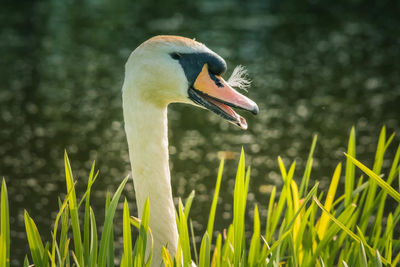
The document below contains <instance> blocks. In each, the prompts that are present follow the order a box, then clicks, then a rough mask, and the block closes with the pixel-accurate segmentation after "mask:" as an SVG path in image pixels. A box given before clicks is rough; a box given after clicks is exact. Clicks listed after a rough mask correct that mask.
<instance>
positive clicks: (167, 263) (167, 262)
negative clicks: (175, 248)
mask: <svg viewBox="0 0 400 267" xmlns="http://www.w3.org/2000/svg"><path fill="white" fill-rule="evenodd" d="M162 258H163V262H164V265H165V267H173V266H174V263H173V262H172V258H171V255H170V254H169V252H168V250H167V249H166V248H165V247H164V246H163V247H162Z"/></svg>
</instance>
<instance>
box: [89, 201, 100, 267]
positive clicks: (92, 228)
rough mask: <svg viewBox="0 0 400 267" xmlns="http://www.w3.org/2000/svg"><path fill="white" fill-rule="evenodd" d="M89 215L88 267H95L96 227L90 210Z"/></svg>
mask: <svg viewBox="0 0 400 267" xmlns="http://www.w3.org/2000/svg"><path fill="white" fill-rule="evenodd" d="M89 215H90V253H89V266H90V267H95V266H97V244H98V240H97V226H96V218H95V216H94V213H93V210H92V208H90V210H89Z"/></svg>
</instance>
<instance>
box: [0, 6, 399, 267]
mask: <svg viewBox="0 0 400 267" xmlns="http://www.w3.org/2000/svg"><path fill="white" fill-rule="evenodd" d="M398 11H399V7H398V4H397V6H390V4H389V3H388V4H386V3H381V2H379V3H378V2H377V3H372V2H371V3H370V4H369V5H364V4H362V3H361V2H360V1H351V2H350V3H348V4H346V5H345V6H339V5H333V4H327V3H320V1H310V2H309V3H307V4H305V3H303V2H293V3H289V2H285V3H281V1H271V2H269V3H267V1H247V2H244V1H237V2H230V1H222V2H219V3H216V2H214V1H196V2H195V1H192V2H190V3H185V2H184V1H180V0H176V1H172V2H170V3H168V4H167V3H166V2H162V1H139V2H138V3H131V2H130V1H122V0H120V1H112V2H108V1H86V2H83V1H63V2H62V1H41V2H30V1H26V2H25V3H22V2H20V1H8V2H5V3H4V2H3V3H2V6H1V10H0V25H1V27H0V52H1V57H0V63H1V64H0V68H1V71H0V80H1V84H0V176H4V177H5V178H6V181H7V185H8V189H9V196H10V199H9V200H10V214H11V230H12V232H11V239H12V240H11V247H12V252H11V253H12V263H13V265H20V264H21V261H22V259H23V257H24V255H25V253H26V251H27V241H26V237H25V232H24V224H23V211H24V209H26V210H27V211H28V212H29V214H30V215H31V216H32V217H33V218H34V220H35V222H36V223H37V224H38V228H39V231H40V232H41V233H42V235H43V236H44V237H45V238H46V239H49V235H50V231H51V229H52V225H51V222H53V221H54V219H55V215H56V211H57V196H58V195H62V196H63V195H64V192H65V191H66V190H65V185H64V174H63V153H64V149H66V150H67V151H68V153H69V156H70V160H71V163H72V167H73V170H74V174H75V177H76V178H77V179H78V184H77V187H78V192H82V191H83V189H84V187H85V183H86V178H87V175H88V173H89V170H90V166H91V163H92V162H93V160H96V165H97V166H98V167H99V169H100V176H99V178H98V180H97V182H96V183H95V185H94V188H93V194H92V203H93V204H94V210H95V212H96V211H97V214H98V215H97V216H99V218H101V215H100V214H101V213H102V212H103V210H102V209H103V203H105V201H104V199H105V195H106V192H107V191H112V192H113V191H114V190H115V189H116V188H117V185H118V184H119V183H120V181H121V180H122V178H123V177H124V176H125V175H127V174H128V173H129V169H130V166H129V159H128V151H127V144H126V140H125V134H124V130H123V123H122V121H123V120H122V108H121V87H122V81H123V70H124V64H125V61H126V59H127V57H128V56H129V54H130V52H131V51H132V50H133V49H134V48H135V47H136V46H137V45H139V44H140V43H141V42H143V41H144V40H146V39H148V38H149V37H151V36H154V35H157V34H176V35H182V36H187V37H192V38H194V37H195V38H196V39H197V40H199V41H201V42H203V43H205V44H207V46H208V47H210V48H211V49H213V50H214V51H216V52H217V53H219V54H220V55H221V56H222V57H224V58H225V59H226V61H227V63H228V67H229V71H228V74H230V72H231V71H232V70H233V68H234V66H235V65H237V64H242V65H245V66H247V68H248V71H249V75H250V78H251V79H252V80H253V84H252V87H251V88H250V90H249V92H248V96H249V97H250V98H252V99H254V100H255V101H256V102H257V103H258V104H259V106H260V114H259V115H258V116H256V117H253V116H252V115H251V114H244V116H245V117H246V118H247V120H248V124H249V130H247V131H245V132H244V131H242V130H240V129H238V128H236V127H234V126H233V125H231V124H229V123H227V122H225V121H222V120H221V119H220V118H219V117H217V116H216V115H214V114H212V113H210V112H206V111H204V110H200V109H196V108H194V107H192V106H185V105H179V104H174V105H171V107H170V109H169V130H170V131H169V138H170V154H171V170H172V183H173V191H174V196H176V197H186V196H188V195H189V193H190V192H191V190H193V189H194V190H196V198H195V202H194V203H193V208H192V212H191V215H192V218H193V220H194V228H195V232H196V233H198V234H200V233H202V232H204V230H205V226H204V225H205V224H206V222H207V216H206V214H205V213H204V212H205V211H207V210H208V209H209V206H210V202H211V194H212V190H211V189H212V188H213V187H214V183H215V178H216V173H217V167H218V163H219V162H218V151H232V152H234V153H235V154H234V156H233V160H228V161H227V163H226V169H225V172H224V178H223V181H222V183H223V188H225V189H224V190H223V192H222V195H221V197H222V199H223V202H221V203H220V206H219V207H218V209H219V210H218V214H219V216H218V218H217V222H216V223H217V224H216V227H215V229H216V230H219V231H221V230H222V229H223V228H224V227H226V226H227V224H228V222H229V220H231V217H232V214H231V210H232V205H231V203H232V192H233V177H234V174H235V168H236V165H237V161H238V152H239V151H240V149H241V147H242V146H243V147H244V149H245V151H246V154H247V162H248V163H249V164H251V166H252V180H251V184H250V194H249V202H248V205H249V206H251V207H252V206H253V205H254V204H255V203H261V205H262V207H263V208H262V209H261V214H262V215H265V213H266V210H265V207H266V203H267V198H268V196H269V195H268V191H269V190H270V187H269V185H271V184H274V185H277V186H278V187H279V186H281V185H282V182H281V178H280V176H279V172H278V166H277V163H276V158H277V156H278V155H281V156H283V158H284V162H285V163H286V164H289V163H290V162H291V161H293V160H296V162H297V165H296V166H297V167H298V169H297V172H296V173H295V176H296V179H298V178H299V177H301V175H302V171H303V169H304V163H305V159H306V157H307V154H308V150H309V146H310V145H311V140H312V136H313V134H318V136H319V142H318V145H317V149H316V160H315V164H314V169H313V172H312V178H313V179H316V180H319V181H321V186H322V187H326V186H327V185H328V184H329V177H330V176H331V175H332V173H333V170H334V167H335V166H336V164H337V163H338V162H339V161H342V162H343V161H344V156H343V154H342V152H343V151H345V149H346V142H347V137H348V132H349V130H350V128H351V126H352V125H354V126H355V127H356V129H357V137H358V146H357V153H358V157H359V159H360V160H362V161H363V162H365V163H367V164H371V162H372V159H373V156H374V154H373V152H374V149H375V146H376V140H377V136H378V134H379V130H380V127H381V126H382V125H384V124H385V125H386V126H387V127H388V132H389V133H391V132H397V133H399V132H400V120H399V111H400V109H399V108H398V103H399V101H400V75H399V74H400V73H399V69H400V50H399V45H400V27H399V25H400V24H399V17H398V16H397V15H396V14H398ZM395 143H396V145H397V144H398V138H395ZM393 149H394V146H393V148H392V149H391V150H390V151H389V152H392V151H393ZM388 164H389V163H388V162H385V166H387V165H388ZM124 195H125V196H126V197H127V198H128V199H129V201H130V203H132V204H131V208H132V209H134V205H133V203H134V194H133V185H132V183H129V184H128V185H127V186H126V189H125V191H124ZM116 216H117V217H116V223H117V224H120V222H121V217H122V214H121V212H119V213H117V215H116ZM264 218H265V217H264ZM99 221H101V219H99ZM116 236H117V237H118V238H117V247H118V246H119V245H120V244H121V236H120V232H119V229H118V228H117V232H116ZM118 244H119V245H118Z"/></svg>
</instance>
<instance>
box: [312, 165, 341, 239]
mask: <svg viewBox="0 0 400 267" xmlns="http://www.w3.org/2000/svg"><path fill="white" fill-rule="evenodd" d="M341 171H342V164H341V163H339V164H338V165H337V166H336V169H335V171H334V173H333V176H332V180H331V184H330V186H329V190H328V194H327V195H326V200H325V205H324V207H325V209H326V210H327V211H328V212H329V211H330V210H331V208H332V203H333V201H334V199H335V194H336V189H337V186H338V184H339V179H340V174H341ZM328 223H329V217H328V215H327V214H326V213H323V214H322V215H321V218H320V220H319V224H318V230H317V232H318V236H319V239H321V240H322V238H323V236H324V233H325V231H326V229H327V228H328Z"/></svg>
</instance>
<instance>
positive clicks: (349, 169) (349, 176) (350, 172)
mask: <svg viewBox="0 0 400 267" xmlns="http://www.w3.org/2000/svg"><path fill="white" fill-rule="evenodd" d="M347 154H348V155H350V156H352V157H353V158H355V157H356V131H355V129H354V126H353V127H351V131H350V137H349V142H348V145H347ZM354 180H355V168H354V164H353V162H351V160H350V159H349V158H348V159H347V160H346V175H345V180H344V181H345V184H344V196H345V198H344V205H345V206H348V205H350V203H351V201H352V192H353V189H354Z"/></svg>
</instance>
